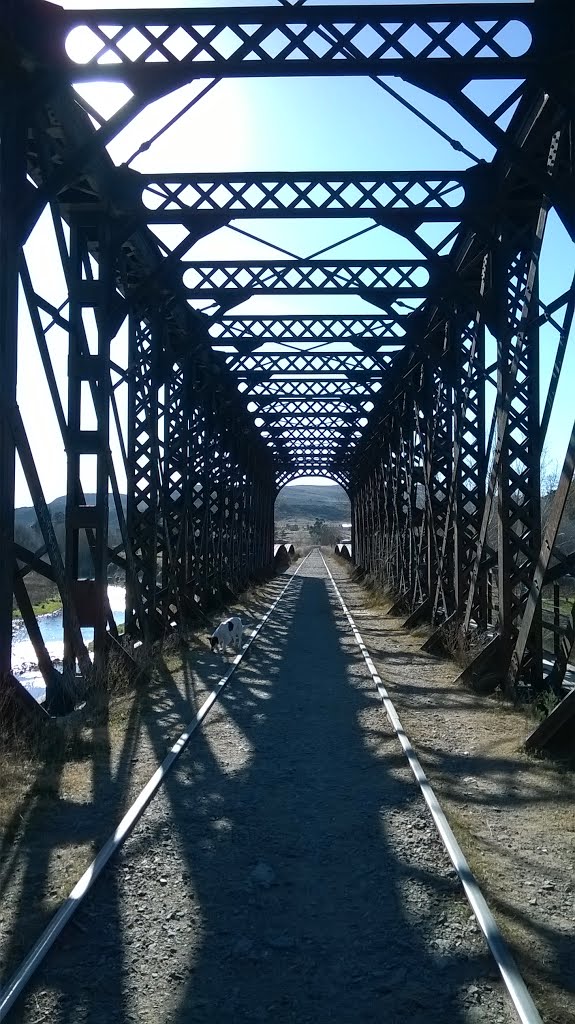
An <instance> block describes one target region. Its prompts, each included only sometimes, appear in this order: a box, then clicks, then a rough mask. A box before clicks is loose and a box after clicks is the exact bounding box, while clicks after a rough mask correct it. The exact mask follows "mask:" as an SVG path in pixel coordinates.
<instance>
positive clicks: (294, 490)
mask: <svg viewBox="0 0 575 1024" xmlns="http://www.w3.org/2000/svg"><path fill="white" fill-rule="evenodd" d="M95 500H96V495H95V494H87V495H86V502H87V503H88V505H91V504H93V502H95ZM122 505H123V506H124V509H125V508H126V496H125V494H123V495H122ZM48 507H49V509H50V512H51V514H52V519H53V521H54V522H55V523H56V522H63V520H64V512H65V508H66V499H65V497H62V498H55V499H54V501H51V502H50V503H49V505H48ZM276 519H281V520H297V519H311V520H314V519H325V521H326V522H327V523H349V522H350V519H351V508H350V504H349V501H348V499H347V495H346V493H345V491H344V490H343V489H342V488H341V487H338V486H337V484H333V485H332V486H329V487H318V486H317V485H314V484H301V485H300V486H297V487H289V486H288V487H284V489H283V491H282V492H281V494H280V496H279V498H278V499H277V502H276ZM15 522H16V524H17V525H18V526H22V527H32V528H34V526H35V525H36V513H35V511H34V507H33V506H32V507H22V508H17V509H16V512H15ZM117 527H118V519H117V516H116V509H115V506H114V499H113V498H112V495H110V529H111V530H114V529H117Z"/></svg>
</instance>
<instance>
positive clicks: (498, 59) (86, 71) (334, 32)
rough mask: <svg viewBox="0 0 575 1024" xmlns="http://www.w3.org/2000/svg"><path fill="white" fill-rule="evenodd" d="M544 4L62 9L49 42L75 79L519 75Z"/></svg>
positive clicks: (160, 81)
mask: <svg viewBox="0 0 575 1024" xmlns="http://www.w3.org/2000/svg"><path fill="white" fill-rule="evenodd" d="M542 7H543V5H537V6H534V5H532V4H530V3H516V4H515V3H500V4H498V3H493V4H489V6H488V8H486V6H485V4H483V3H477V4H469V5H467V4H466V5H465V7H462V6H461V5H459V4H438V5H436V6H435V5H434V6H433V7H429V6H428V5H423V4H421V5H420V4H410V5H409V6H402V5H393V6H385V7H382V6H380V5H377V6H370V7H355V6H342V7H329V6H326V7H322V6H317V7H305V8H304V7H302V6H299V5H298V6H297V7H294V8H292V7H277V8H273V7H270V8H258V7H254V8H249V7H248V8H231V9H226V8H221V9H219V10H218V9H210V8H208V9H201V10H181V9H180V10H178V9H175V10H170V9H168V10H165V9H163V8H157V9H155V10H142V11H114V12H110V11H108V12H105V13H103V12H102V11H65V12H60V11H58V13H57V15H56V14H55V13H54V15H53V16H52V15H51V16H50V18H48V17H47V18H46V22H47V24H46V27H45V30H46V31H47V32H50V35H51V38H50V41H49V44H47V43H45V45H44V47H41V49H42V50H44V52H45V59H47V60H48V62H49V64H50V65H52V66H56V67H57V68H58V69H59V70H64V69H65V68H66V70H67V73H68V74H70V73H71V74H72V77H73V78H74V80H76V81H81V80H89V81H94V80H96V79H99V80H120V81H126V82H129V83H130V84H132V85H134V84H138V85H145V87H146V88H147V89H149V90H150V91H151V93H152V94H153V93H154V90H157V91H158V92H159V91H162V90H165V89H169V88H173V87H174V86H175V85H176V84H177V83H178V82H181V81H189V80H190V77H192V76H195V77H205V76H208V77H210V78H214V77H219V76H228V77H232V76H243V75H247V76H249V77H262V76H267V75H271V76H277V75H281V76H290V77H294V76H301V75H318V74H320V75H325V74H327V75H338V76H342V75H358V74H369V75H394V74H402V75H405V74H408V73H409V70H410V69H413V71H415V72H417V71H420V70H422V69H424V68H425V69H428V70H429V71H432V72H433V75H434V76H441V75H442V74H444V75H445V76H447V77H449V76H453V74H454V71H455V73H456V74H457V75H458V76H459V77H460V78H463V79H464V80H467V79H469V78H492V77H499V78H521V77H524V76H527V74H528V73H532V71H533V64H534V57H533V51H534V49H535V42H534V40H531V41H529V40H528V39H525V40H521V43H520V45H519V46H518V47H517V49H518V51H519V52H518V53H516V52H515V53H513V42H512V38H513V35H514V33H513V24H514V23H516V22H523V24H525V25H527V26H529V27H530V28H531V30H532V32H533V34H534V35H535V36H536V35H537V32H538V30H539V29H541V28H542V20H543V18H544V17H545V18H547V17H548V14H547V11H546V10H542V9H541V8H542ZM24 13H25V12H23V15H24ZM74 30H75V31H74ZM40 31H41V29H40ZM68 33H70V35H69V38H66V37H67V36H68ZM78 33H79V34H78ZM510 37H511V38H510ZM76 47H78V49H77V50H76Z"/></svg>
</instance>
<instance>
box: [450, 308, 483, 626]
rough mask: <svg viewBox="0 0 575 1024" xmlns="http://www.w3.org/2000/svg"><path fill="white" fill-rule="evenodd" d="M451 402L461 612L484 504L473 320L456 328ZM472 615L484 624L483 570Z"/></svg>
mask: <svg viewBox="0 0 575 1024" xmlns="http://www.w3.org/2000/svg"><path fill="white" fill-rule="evenodd" d="M455 359H456V367H457V370H456V378H455V404H454V413H455V420H454V466H455V496H454V509H453V519H454V531H455V536H454V550H455V553H454V583H455V605H456V610H457V612H458V614H460V615H462V614H463V613H464V612H465V605H466V601H467V595H468V592H469V588H470V585H471V575H472V572H473V562H474V557H475V551H476V549H477V544H478V540H479V533H480V530H481V523H482V520H483V509H484V507H485V480H486V477H487V453H486V450H485V370H484V367H485V327H484V325H483V324H482V323H479V322H478V321H472V322H471V323H470V324H468V325H467V327H466V328H465V329H464V330H463V331H462V332H461V335H460V337H459V343H458V344H457V345H456V350H455ZM471 614H472V617H473V619H474V621H475V622H477V624H478V626H479V627H480V628H482V629H485V628H486V627H487V587H486V575H485V573H481V575H480V576H479V578H478V580H477V586H476V587H475V593H474V599H473V602H472V610H471Z"/></svg>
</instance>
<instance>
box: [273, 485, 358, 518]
mask: <svg viewBox="0 0 575 1024" xmlns="http://www.w3.org/2000/svg"><path fill="white" fill-rule="evenodd" d="M297 519H312V520H313V519H325V521H326V522H327V523H349V522H350V520H351V507H350V504H349V500H348V498H347V495H346V493H345V491H344V490H343V489H342V488H341V487H338V486H337V484H333V485H332V486H329V487H318V486H317V485H315V484H300V485H298V486H296V487H289V486H288V487H284V489H283V491H282V492H281V494H280V495H279V497H278V499H277V501H276V520H285V521H288V520H297Z"/></svg>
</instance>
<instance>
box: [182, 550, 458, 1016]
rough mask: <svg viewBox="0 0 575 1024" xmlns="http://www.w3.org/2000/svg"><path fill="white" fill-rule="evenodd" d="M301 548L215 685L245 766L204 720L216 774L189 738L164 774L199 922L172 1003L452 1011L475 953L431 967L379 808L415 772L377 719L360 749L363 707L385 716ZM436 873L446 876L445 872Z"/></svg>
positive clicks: (228, 1011)
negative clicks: (173, 770)
mask: <svg viewBox="0 0 575 1024" xmlns="http://www.w3.org/2000/svg"><path fill="white" fill-rule="evenodd" d="M310 563H311V564H310ZM310 563H308V565H307V567H306V569H307V573H309V574H310V575H302V576H301V577H298V579H297V580H295V581H294V583H293V584H292V588H291V590H290V591H289V592H288V595H287V596H286V598H285V600H284V602H283V603H282V605H281V608H280V609H278V612H277V614H276V615H275V616H274V618H273V620H272V622H271V623H270V624H269V627H268V628H267V629H266V632H265V634H264V635H262V639H261V642H258V645H257V647H256V648H254V651H253V654H252V656H251V659H250V662H249V664H248V665H246V666H245V667H242V669H241V671H240V673H239V676H238V679H237V680H236V681H235V683H234V684H233V686H232V687H231V688H230V689H229V690H228V691H226V694H225V695H224V697H223V700H222V704H223V707H224V708H225V710H226V711H227V713H228V714H229V715H230V716H231V718H232V719H233V721H234V723H235V726H236V730H237V728H239V734H240V736H241V739H240V743H241V745H242V746H243V747H244V748H246V747H247V751H246V750H245V749H244V755H246V756H244V757H243V758H240V762H241V763H240V765H238V766H237V768H238V770H236V765H235V760H236V758H237V753H236V754H234V751H233V750H231V749H230V750H227V751H226V747H225V743H226V740H225V736H224V737H221V738H220V739H219V740H218V738H217V736H216V737H215V738H214V740H212V739H211V733H210V729H209V728H208V730H207V733H206V735H207V737H208V739H209V740H210V746H211V751H212V754H214V755H215V760H216V761H218V762H219V763H220V764H221V763H222V758H224V759H227V760H228V764H227V765H226V772H225V774H224V773H222V770H221V767H219V766H217V765H216V764H215V763H213V762H212V763H211V764H210V763H209V761H208V762H206V758H205V753H206V752H205V751H204V753H203V755H200V751H199V748H198V746H197V745H196V746H195V747H194V748H193V749H192V750H191V752H190V753H191V759H192V761H193V762H194V764H193V767H191V768H190V767H189V766H188V767H187V769H184V767H183V766H182V770H181V771H180V772H178V774H176V775H175V776H174V777H173V779H172V780H171V781H170V782H169V783H168V791H169V795H170V799H171V801H172V807H173V811H174V817H175V819H176V821H177V822H179V823H183V822H185V828H182V830H181V834H180V842H181V843H182V845H183V849H184V850H185V859H186V861H187V863H188V865H189V870H190V873H191V878H192V884H193V887H194V890H195V891H196V893H197V895H198V898H199V902H200V906H201V908H202V934H203V938H202V943H201V945H200V947H199V948H198V949H197V952H196V955H195V956H194V958H193V965H192V968H193V970H192V976H191V979H190V981H189V983H188V984H187V986H186V990H185V992H184V993H182V995H181V997H180V1000H179V1009H178V1010H177V1011H176V1012H174V1014H173V1015H172V1014H169V1016H168V1019H169V1020H170V1021H173V1022H174V1024H176V1022H178V1024H191V1022H192V1021H218V1022H219V1021H229V1022H231V1021H244V1020H245V1021H266V1020H274V1021H277V1022H283V1021H286V1022H287V1021H297V1022H298V1024H300V1022H301V1024H303V1022H307V1021H310V1022H311V1021H314V1022H315V1021H317V1020H321V1021H326V1022H327V1021H330V1022H337V1024H344V1022H346V1024H350V1022H352V1021H362V1022H363V1021H365V1022H368V1021H381V1020H385V1021H387V1022H389V1024H392V1022H399V1021H402V1022H403V1021H406V1020H411V1021H421V1022H423V1021H426V1022H427V1024H429V1022H430V1021H437V1022H440V1021H441V1022H445V1021H447V1020H449V1021H451V1022H453V1024H457V1022H458V1021H459V1020H462V1019H463V1018H462V1017H460V1015H459V1013H458V1011H457V1009H456V1008H454V1005H453V1002H452V999H453V996H454V992H455V989H456V988H457V986H458V985H460V984H461V982H462V978H463V980H464V979H465V976H466V974H467V972H468V970H469V964H465V963H464V964H462V965H460V966H461V970H457V969H456V970H454V972H453V976H452V977H451V978H450V979H449V983H447V984H446V977H445V974H440V973H438V971H437V964H436V962H435V961H434V960H432V957H431V954H430V950H429V947H428V946H427V944H426V943H425V942H424V941H423V938H422V935H421V934H419V933H418V931H417V930H416V927H415V926H414V924H413V923H410V921H409V920H408V919H407V917H406V911H405V907H404V905H403V903H402V898H401V892H400V889H401V881H402V875H403V873H404V870H405V869H404V867H403V866H402V865H400V864H398V862H397V859H396V853H395V851H394V849H393V848H392V846H390V843H389V842H388V841H387V839H386V821H385V819H386V816H387V815H389V814H390V813H391V812H392V810H393V809H401V808H403V807H404V806H406V805H408V804H410V803H411V802H412V801H413V798H414V787H413V784H412V782H411V778H410V776H409V775H408V773H407V770H405V769H404V768H403V762H402V758H401V755H400V753H399V750H398V748H397V746H396V743H395V740H394V739H393V738H391V737H390V734H389V732H387V731H386V729H385V726H384V728H383V732H382V733H380V735H379V736H378V742H380V743H384V744H385V749H384V751H381V750H380V751H379V752H378V753H377V754H374V753H373V752H371V751H370V750H369V749H368V745H367V743H366V734H365V731H364V730H362V728H361V724H360V719H361V718H362V716H364V715H365V714H366V713H369V712H370V711H372V712H373V713H374V714H375V716H377V720H374V722H373V723H372V724H373V725H374V726H375V729H376V731H379V726H378V724H377V723H379V725H382V724H383V721H384V720H383V716H382V715H381V710H380V706H379V703H378V702H377V701H376V700H375V698H374V695H373V693H372V691H371V687H370V681H369V680H368V679H367V677H366V673H365V668H364V664H363V660H362V659H361V656H360V654H359V651H358V650H357V648H354V646H353V644H352V643H348V644H346V645H345V647H344V646H342V642H341V637H342V633H341V630H340V627H339V623H338V621H336V617H335V614H334V604H333V599H332V597H331V594H330V590H328V586H329V584H328V583H327V580H325V579H323V578H314V577H313V575H312V574H313V573H317V574H318V575H319V574H320V572H321V569H322V566H321V562H320V561H319V558H316V559H315V560H313V556H312V560H310ZM306 569H304V573H305V572H306ZM321 575H322V576H323V573H321ZM362 682H363V684H364V685H363V686H362V685H361V684H362ZM358 683H359V684H360V685H357V684H358ZM214 732H216V730H214ZM382 754H384V756H382ZM200 757H201V762H202V763H201V765H200V763H199V761H200ZM200 768H202V769H203V774H201V773H200ZM184 772H185V774H186V775H187V780H188V782H191V783H193V785H192V786H191V787H188V788H187V789H185V790H184V789H182V782H183V775H184ZM190 789H191V790H192V793H193V795H192V793H190ZM214 812H215V813H214ZM222 823H225V827H222ZM426 881H427V883H428V884H430V879H429V878H428V879H427V880H426ZM431 884H432V885H435V886H438V887H440V888H441V886H442V885H444V887H445V888H447V889H450V883H449V882H447V880H446V879H445V877H444V878H443V879H441V878H439V877H438V878H436V879H435V880H432V881H431ZM454 966H456V965H454Z"/></svg>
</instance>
